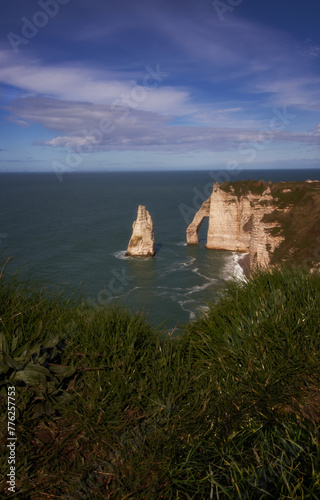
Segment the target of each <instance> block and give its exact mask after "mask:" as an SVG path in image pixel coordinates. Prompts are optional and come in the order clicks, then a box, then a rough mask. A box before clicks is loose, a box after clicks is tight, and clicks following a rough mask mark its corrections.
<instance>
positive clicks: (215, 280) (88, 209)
mask: <svg viewBox="0 0 320 500" xmlns="http://www.w3.org/2000/svg"><path fill="white" fill-rule="evenodd" d="M245 179H251V180H254V179H255V180H261V179H263V180H265V181H269V180H271V181H298V180H307V179H311V180H318V179H320V169H312V170H309V169H295V170H280V169H279V170H242V171H241V172H233V173H231V174H228V173H227V172H224V171H165V172H121V173H119V172H103V173H102V172H86V173H64V174H63V175H59V176H57V175H55V174H53V173H2V174H0V263H3V262H4V261H5V260H6V259H7V258H8V257H13V260H12V261H11V262H10V263H9V264H8V266H7V268H6V272H8V273H10V274H14V273H16V272H18V273H19V275H20V277H21V278H22V279H26V280H30V281H32V282H34V283H36V284H37V285H38V286H41V287H43V288H45V289H47V290H49V291H51V290H54V291H57V290H60V291H61V290H63V291H64V293H65V294H66V296H71V295H72V296H73V297H81V298H82V300H83V301H85V302H87V303H88V304H90V305H92V306H93V307H104V306H107V305H109V304H112V303H114V302H116V303H121V304H123V305H124V306H126V307H128V308H130V309H131V310H132V311H134V312H144V314H145V315H146V316H147V317H148V320H149V321H150V322H151V323H152V325H153V326H155V327H159V328H166V329H167V330H169V331H175V330H176V331H179V329H180V328H181V327H182V325H183V324H185V323H187V322H189V321H193V320H194V319H195V318H196V317H197V316H198V315H199V314H201V313H203V312H205V311H206V310H207V308H208V307H209V305H210V304H211V303H213V302H215V301H216V300H217V298H218V296H219V293H220V292H221V290H223V289H224V287H225V286H226V283H227V282H228V281H229V280H230V279H233V278H237V279H242V278H243V273H242V269H241V267H240V265H239V262H238V259H239V256H240V255H239V254H237V253H233V252H225V251H217V250H208V249H206V248H205V243H206V232H207V228H208V219H205V220H204V223H203V225H202V227H201V229H200V231H199V239H200V243H199V245H198V246H187V244H186V228H187V226H188V224H189V223H190V222H191V220H192V218H193V216H194V214H195V212H196V211H197V210H198V209H199V207H200V206H201V204H202V203H203V201H205V200H206V199H207V198H208V197H209V196H210V193H211V191H212V186H213V183H214V182H215V181H217V182H222V181H224V180H231V181H236V180H245ZM139 205H145V206H146V208H147V210H148V211H149V212H150V215H151V217H152V219H153V224H154V235H155V242H156V255H155V257H153V258H133V257H126V256H125V252H126V249H127V246H128V242H129V239H130V237H131V233H132V224H133V222H134V220H135V219H136V216H137V209H138V206H139Z"/></svg>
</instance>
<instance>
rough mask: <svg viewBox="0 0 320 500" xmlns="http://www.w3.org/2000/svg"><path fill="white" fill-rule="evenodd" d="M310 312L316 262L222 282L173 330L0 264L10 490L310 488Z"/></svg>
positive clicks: (180, 493) (318, 409) (315, 304)
mask: <svg viewBox="0 0 320 500" xmlns="http://www.w3.org/2000/svg"><path fill="white" fill-rule="evenodd" d="M319 317H320V278H319V276H318V275H316V274H309V273H307V272H305V271H303V270H302V269H286V268H283V269H274V270H272V271H268V272H267V271H259V270H258V271H256V272H255V273H253V274H252V276H251V278H250V279H248V280H247V282H240V283H239V282H233V283H231V284H229V285H228V286H227V287H226V289H225V290H224V291H223V292H222V294H221V297H220V299H219V301H218V302H217V303H213V304H209V311H208V313H207V314H206V315H202V316H200V317H199V318H198V319H197V320H196V321H195V322H193V323H190V324H188V325H185V328H184V331H183V333H182V334H181V335H180V336H179V337H178V338H174V339H173V338H171V337H170V336H169V335H168V333H167V332H165V331H156V330H154V329H153V328H152V326H151V325H150V324H149V323H148V321H147V320H146V319H145V318H144V316H143V315H137V314H133V313H131V312H130V311H128V310H126V309H124V308H123V307H122V306H121V305H113V306H110V307H107V308H105V307H104V308H90V307H88V306H86V305H83V304H82V303H81V300H80V299H79V300H77V299H72V300H66V299H64V297H63V296H61V295H58V296H54V297H53V296H52V295H50V296H47V295H46V294H45V293H44V292H43V291H42V292H39V291H37V290H34V289H33V288H32V287H31V286H26V285H21V284H20V283H19V282H18V281H17V280H16V279H14V278H6V276H5V275H4V276H2V277H1V280H0V318H1V321H0V334H1V342H2V343H1V350H2V365H1V366H2V371H1V379H0V381H1V382H0V383H1V385H0V388H1V392H0V397H1V400H2V403H3V404H2V408H5V404H6V387H7V386H8V385H12V384H13V383H14V384H15V385H16V388H17V396H16V405H17V409H18V410H19V413H18V417H17V424H16V425H17V436H18V447H17V471H16V477H17V490H18V492H19V494H18V498H30V499H44V498H52V499H53V498H61V499H78V498H79V499H89V498H97V499H100V498H101V499H104V498H110V499H115V500H118V499H124V498H128V499H146V500H148V499H150V500H151V499H152V500H153V499H158V498H159V499H161V498H163V499H202V498H203V499H206V500H208V499H239V500H240V499H241V500H242V499H270V498H274V499H280V498H283V499H285V498H289V499H295V498H310V499H312V498H314V499H316V498H319V491H320V467H319V459H320V449H319V432H318V431H319V420H320V363H319V353H320V327H319ZM15 339H16V340H15ZM13 341H14V345H13V346H12V342H13ZM13 347H14V349H13ZM9 351H10V352H9ZM21 353H22V354H21ZM22 355H23V356H22ZM21 356H22V357H23V359H22V360H21V359H20V358H21ZM19 360H20V361H19ZM16 363H18V364H16ZM19 363H20V364H19ZM39 367H40V368H39ZM26 368H27V372H28V371H29V372H32V373H33V372H34V371H35V372H37V371H38V372H39V373H40V372H41V375H42V377H40V379H39V380H40V382H39V383H38V382H37V380H36V378H35V379H33V378H31V380H30V379H29V378H28V377H27V378H26V375H25V373H24V372H25V371H26ZM44 370H47V371H44ZM19 372H20V374H19V375H18V376H17V374H18V373H19ZM13 381H14V382H13ZM6 418H7V415H6V412H5V411H3V413H2V416H1V420H0V425H1V428H0V430H1V443H2V444H4V445H5V444H6V438H7V430H6ZM6 460H7V457H6V455H5V454H3V456H2V457H1V458H0V465H1V473H2V479H3V481H5V474H6V473H7V472H8V471H7V467H8V466H7V463H6ZM7 497H8V498H10V496H9V495H8V496H7ZM15 498H16V497H15Z"/></svg>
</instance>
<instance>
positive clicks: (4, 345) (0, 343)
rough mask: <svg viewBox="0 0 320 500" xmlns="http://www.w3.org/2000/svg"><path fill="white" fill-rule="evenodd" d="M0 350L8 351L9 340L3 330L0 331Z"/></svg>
mask: <svg viewBox="0 0 320 500" xmlns="http://www.w3.org/2000/svg"><path fill="white" fill-rule="evenodd" d="M0 351H3V352H8V351H9V348H8V342H7V339H6V337H5V335H4V333H3V332H0Z"/></svg>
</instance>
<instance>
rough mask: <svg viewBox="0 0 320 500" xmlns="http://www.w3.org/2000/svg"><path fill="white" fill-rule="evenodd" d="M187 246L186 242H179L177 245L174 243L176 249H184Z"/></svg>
mask: <svg viewBox="0 0 320 500" xmlns="http://www.w3.org/2000/svg"><path fill="white" fill-rule="evenodd" d="M187 244H188V243H187V242H186V241H179V243H175V245H176V246H178V247H186V246H187Z"/></svg>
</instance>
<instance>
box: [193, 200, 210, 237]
mask: <svg viewBox="0 0 320 500" xmlns="http://www.w3.org/2000/svg"><path fill="white" fill-rule="evenodd" d="M210 204H211V198H208V199H207V200H206V201H205V202H204V203H203V204H202V205H201V207H200V209H199V210H198V212H197V213H196V215H195V216H194V218H193V221H192V222H191V224H189V226H188V227H187V243H188V245H198V243H199V236H198V233H199V230H200V227H201V224H202V222H203V219H204V218H205V217H209V215H210Z"/></svg>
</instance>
